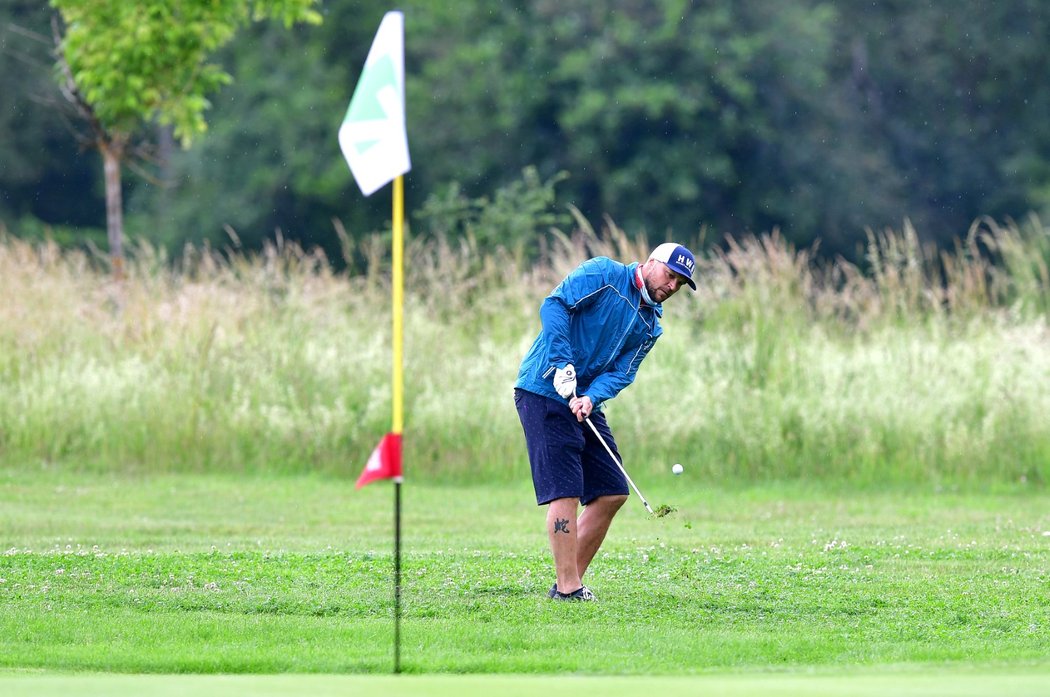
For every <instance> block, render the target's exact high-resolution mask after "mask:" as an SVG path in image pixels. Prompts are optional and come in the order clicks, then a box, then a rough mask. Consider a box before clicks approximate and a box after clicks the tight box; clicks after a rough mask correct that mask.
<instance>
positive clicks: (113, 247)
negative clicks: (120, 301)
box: [99, 141, 124, 281]
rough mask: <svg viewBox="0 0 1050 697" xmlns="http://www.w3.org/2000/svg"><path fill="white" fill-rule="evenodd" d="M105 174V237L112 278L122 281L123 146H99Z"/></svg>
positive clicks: (108, 143) (115, 144) (121, 144)
mask: <svg viewBox="0 0 1050 697" xmlns="http://www.w3.org/2000/svg"><path fill="white" fill-rule="evenodd" d="M99 151H100V152H101V153H102V166H103V169H104V170H105V174H106V236H107V238H108V240H109V260H110V265H111V267H112V270H113V277H114V278H116V279H117V280H118V281H120V280H123V279H124V200H123V197H122V195H121V191H120V161H121V159H123V155H124V144H123V143H122V142H120V141H110V142H106V143H102V144H101V145H100V146H99Z"/></svg>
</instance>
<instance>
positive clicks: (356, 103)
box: [344, 55, 397, 154]
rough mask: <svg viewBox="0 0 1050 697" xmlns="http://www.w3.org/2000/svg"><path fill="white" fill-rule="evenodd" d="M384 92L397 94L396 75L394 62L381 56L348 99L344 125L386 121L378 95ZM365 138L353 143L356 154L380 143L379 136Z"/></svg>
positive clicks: (388, 115)
mask: <svg viewBox="0 0 1050 697" xmlns="http://www.w3.org/2000/svg"><path fill="white" fill-rule="evenodd" d="M384 90H394V94H397V74H396V72H395V70H394V61H393V59H392V58H391V57H390V56H388V55H387V56H382V57H381V58H379V60H377V61H376V62H375V63H374V64H372V65H370V66H368V69H367V70H365V71H364V73H363V74H362V75H361V81H360V82H358V83H357V88H356V89H355V90H354V96H353V97H352V98H351V99H350V108H349V109H347V110H346V118H345V119H344V123H345V124H347V125H349V126H353V125H354V124H357V123H361V122H367V121H387V120H389V118H390V116H391V115H390V114H388V113H387V111H386V110H385V109H384V108H383V102H382V101H380V94H381V93H382V92H383V91H384ZM375 135H376V137H374V138H366V139H362V140H358V141H356V142H355V143H353V146H354V149H355V150H357V152H358V153H362V154H363V153H364V152H365V151H366V150H368V149H369V148H371V147H373V146H374V145H376V144H377V143H378V142H379V141H380V139H381V138H380V136H379V135H378V134H375Z"/></svg>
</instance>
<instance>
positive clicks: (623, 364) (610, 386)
mask: <svg viewBox="0 0 1050 697" xmlns="http://www.w3.org/2000/svg"><path fill="white" fill-rule="evenodd" d="M655 344H656V339H646V340H645V341H643V342H642V343H641V344H638V345H637V346H633V347H625V350H624V351H623V353H621V354H620V355H619V357H617V359H616V361H615V362H614V363H613V365H612V367H611V368H610V369H609V370H607V371H605V372H604V373H602V374H601V375H599V376H598V377H596V378H595V379H594V380H593V381H592V382H591V384H590V385H588V386H587V396H588V397H590V398H591V401H592V402H593V403H594V406H595V407H596V408H597V407H599V406H601V404H602V402H604V401H606V400H608V399H612V398H613V397H615V396H616V395H618V394H620V392H621V391H622V390H623V389H624V388H625V387H627V386H628V385H630V384H631V383H632V382H634V378H635V376H636V375H637V374H638V367H639V366H640V365H641V364H642V360H644V359H645V357H646V356H647V355H648V354H649V351H650V350H652V348H653V346H654V345H655Z"/></svg>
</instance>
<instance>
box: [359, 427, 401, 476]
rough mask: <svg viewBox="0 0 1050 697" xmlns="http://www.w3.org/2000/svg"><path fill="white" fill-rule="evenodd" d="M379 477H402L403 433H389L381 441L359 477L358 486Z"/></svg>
mask: <svg viewBox="0 0 1050 697" xmlns="http://www.w3.org/2000/svg"><path fill="white" fill-rule="evenodd" d="M377 479H397V480H399V481H400V479H401V434H400V433H388V434H386V435H385V436H383V440H381V441H379V445H377V446H376V449H375V450H373V451H372V456H371V457H369V458H368V464H366V465H365V469H364V471H362V472H361V476H360V477H358V478H357V488H358V489H360V488H361V487H363V486H364V485H365V484H370V483H372V482H374V481H376V480H377Z"/></svg>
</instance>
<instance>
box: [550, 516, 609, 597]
mask: <svg viewBox="0 0 1050 697" xmlns="http://www.w3.org/2000/svg"><path fill="white" fill-rule="evenodd" d="M578 505H579V499H575V498H568V499H555V500H553V501H551V502H550V504H548V505H547V537H548V538H549V539H550V543H551V552H552V553H553V554H554V571H555V572H556V573H557V574H558V590H559V591H560V592H562V593H572V592H573V591H575V590H576V589H577V588H579V587H580V586H582V585H583V581H581V580H580V575H581V574H580V572H579V570H578V568H577V556H578V551H577V521H576V509H577V506H578ZM606 529H608V526H606Z"/></svg>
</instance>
